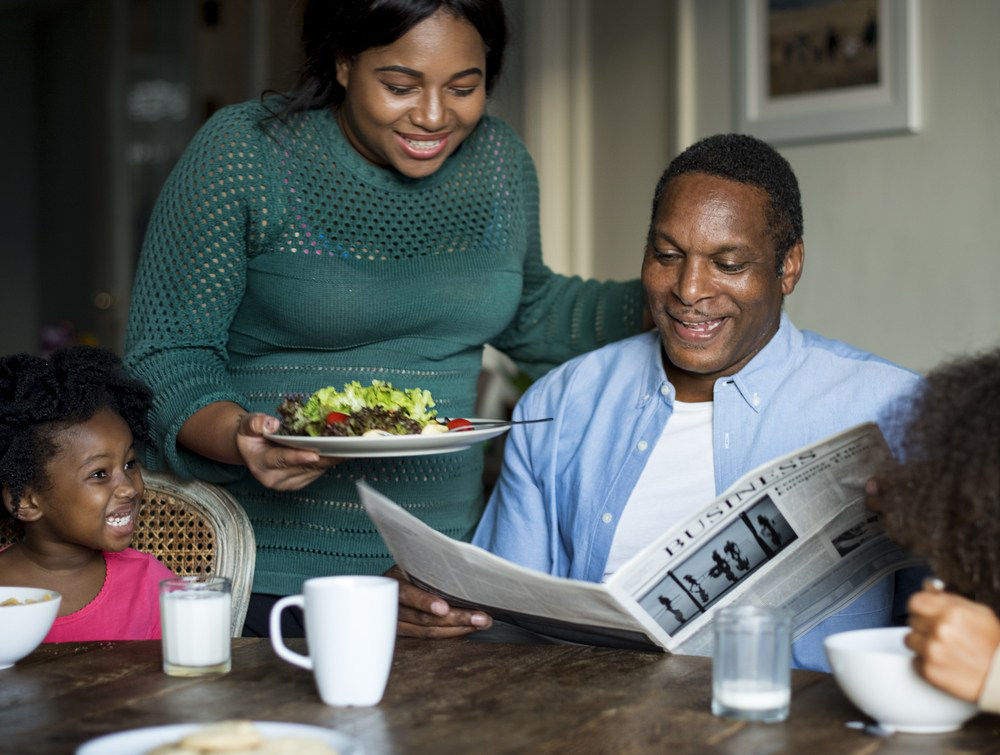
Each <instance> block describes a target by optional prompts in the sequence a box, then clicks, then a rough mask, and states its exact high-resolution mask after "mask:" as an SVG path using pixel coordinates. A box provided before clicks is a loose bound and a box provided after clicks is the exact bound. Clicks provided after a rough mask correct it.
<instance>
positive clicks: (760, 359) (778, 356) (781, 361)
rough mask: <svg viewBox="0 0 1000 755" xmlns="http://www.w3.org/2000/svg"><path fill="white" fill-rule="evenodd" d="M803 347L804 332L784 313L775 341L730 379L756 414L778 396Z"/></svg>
mask: <svg viewBox="0 0 1000 755" xmlns="http://www.w3.org/2000/svg"><path fill="white" fill-rule="evenodd" d="M801 347H802V332H801V331H800V330H799V329H798V328H796V327H795V326H794V325H793V324H792V321H791V320H790V319H789V317H788V315H787V314H786V313H785V311H784V310H782V312H781V321H780V323H779V324H778V331H777V332H776V333H775V334H774V336H772V337H771V340H770V341H768V342H767V344H766V345H765V346H764V348H763V349H761V350H760V351H758V352H757V353H756V354H755V355H754V357H753V359H751V360H750V361H749V362H747V363H746V365H745V366H744V367H743V369H742V370H740V371H739V372H737V373H736V374H735V375H733V376H731V377H730V378H729V380H731V381H732V383H733V385H735V386H736V390H738V391H739V393H740V395H741V396H742V397H743V400H744V401H746V402H747V404H748V405H749V406H750V407H751V408H752V409H753V410H754V411H756V412H758V413H759V412H761V411H763V409H764V407H766V406H767V404H768V402H770V401H771V399H772V398H773V397H774V394H775V393H776V392H777V390H778V386H779V385H780V384H781V381H782V380H783V379H784V377H785V375H787V374H788V373H789V371H790V370H792V369H794V368H795V363H794V362H795V359H796V355H797V354H798V353H799V352H800V349H801ZM716 388H718V383H716Z"/></svg>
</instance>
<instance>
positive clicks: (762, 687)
mask: <svg viewBox="0 0 1000 755" xmlns="http://www.w3.org/2000/svg"><path fill="white" fill-rule="evenodd" d="M791 623H792V622H791V616H790V614H789V613H788V611H786V610H784V609H782V608H764V607H761V606H738V607H727V608H723V609H721V610H719V611H718V613H716V615H715V620H714V625H713V631H714V634H715V649H714V652H713V654H712V713H714V714H715V715H717V716H727V717H729V718H743V719H749V720H753V721H767V722H775V721H784V720H785V719H786V718H788V704H789V702H790V700H791V667H792V642H791Z"/></svg>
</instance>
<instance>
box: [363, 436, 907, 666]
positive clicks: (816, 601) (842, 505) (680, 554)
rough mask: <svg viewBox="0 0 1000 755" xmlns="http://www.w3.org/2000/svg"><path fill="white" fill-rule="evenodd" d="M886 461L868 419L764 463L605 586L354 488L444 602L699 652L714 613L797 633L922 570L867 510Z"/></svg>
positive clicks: (555, 634) (607, 641) (410, 568)
mask: <svg viewBox="0 0 1000 755" xmlns="http://www.w3.org/2000/svg"><path fill="white" fill-rule="evenodd" d="M888 454H889V449H888V447H887V445H886V443H885V440H884V438H883V437H882V433H881V431H880V430H879V429H878V426H877V425H875V424H873V423H866V424H862V425H858V426H856V427H853V428H850V429H848V430H845V431H843V432H841V433H838V434H836V435H834V436H831V437H830V438H827V439H825V440H822V441H820V442H818V443H815V444H813V445H810V446H807V447H805V448H802V449H800V450H798V451H795V452H793V453H791V454H788V455H786V456H783V457H780V458H778V459H775V460H773V461H771V462H768V463H767V464H764V465H762V466H761V467H758V468H757V469H755V470H753V471H751V472H750V473H748V474H746V475H744V476H743V477H742V478H740V480H738V481H737V482H736V483H734V484H733V485H732V486H731V487H730V488H729V489H728V490H726V491H725V492H724V493H723V494H722V495H720V496H719V497H718V498H717V499H716V500H715V501H713V502H712V503H711V504H709V505H707V506H706V507H705V508H704V509H703V510H702V511H701V512H699V514H698V515H697V516H695V517H693V518H692V519H691V520H690V521H687V522H683V523H679V524H678V525H676V526H675V527H673V528H671V529H669V530H667V531H666V532H664V534H663V535H662V536H661V537H659V538H658V539H657V540H656V541H654V542H653V543H651V544H650V545H649V546H647V547H646V548H644V549H642V550H641V551H639V552H638V553H636V554H635V555H634V556H632V558H630V559H629V560H628V561H627V562H626V563H625V564H624V565H622V567H621V568H619V569H618V571H616V572H615V573H614V574H612V575H611V576H610V577H609V578H608V579H607V580H606V581H605V582H603V583H594V582H582V581H579V580H570V579H563V578H560V577H553V576H550V575H547V574H543V573H541V572H537V571H534V570H531V569H526V568H524V567H521V566H518V565H517V564H513V563H511V562H509V561H506V560H505V559H502V558H500V557H498V556H495V555H493V554H491V553H489V552H487V551H484V550H483V549H481V548H478V547H476V546H473V545H471V544H469V543H463V542H459V541H456V540H452V539H451V538H449V537H447V536H446V535H442V534H441V533H439V532H436V531H435V530H433V529H432V528H430V527H428V526H427V525H425V524H423V523H422V522H421V521H420V520H418V519H417V518H416V517H413V516H412V515H410V514H408V513H407V512H405V511H404V510H403V509H401V508H400V507H398V506H396V505H395V504H394V503H392V502H391V501H389V499H387V498H385V497H384V496H382V495H381V494H379V493H378V492H377V491H376V490H374V489H373V488H371V487H370V486H368V485H366V484H365V483H359V484H358V490H359V493H360V495H361V500H362V503H363V504H364V505H365V508H366V510H367V512H368V514H369V516H370V517H371V518H372V520H373V522H374V523H375V526H376V527H377V528H378V530H379V532H380V533H381V535H382V537H383V539H384V540H385V542H386V545H387V546H388V549H389V551H390V553H392V555H393V557H394V558H395V560H396V562H397V563H398V564H399V566H400V567H401V568H402V569H403V570H404V571H405V572H406V573H407V575H408V576H409V577H410V578H411V579H412V580H413V582H414V583H415V584H417V585H418V586H420V587H422V588H423V589H426V590H429V591H430V592H433V593H436V594H438V595H441V597H443V598H445V600H447V601H449V602H450V603H452V604H454V605H457V606H462V607H471V608H478V609H481V610H483V611H485V612H486V613H489V614H490V615H491V616H493V617H494V618H495V619H498V620H500V621H506V622H508V623H511V624H515V625H517V626H520V627H522V628H525V629H528V630H530V631H533V632H536V633H540V634H543V635H546V636H548V637H552V638H556V639H561V640H566V641H571V642H580V643H585V644H593V645H609V646H613V647H632V648H647V649H651V648H655V649H661V650H666V651H671V652H682V653H686V654H693V655H707V654H710V653H711V646H712V638H711V632H710V631H708V629H709V627H710V624H711V619H712V615H713V614H714V612H715V611H716V610H717V609H718V608H720V607H722V606H726V605H731V604H740V603H752V604H755V605H765V606H784V607H786V608H787V609H789V610H790V611H791V613H792V622H793V636H794V637H796V638H797V637H799V636H801V635H802V634H804V633H805V632H808V631H809V630H810V629H812V628H813V627H814V626H816V624H818V623H819V622H820V621H822V620H823V619H824V618H826V617H827V616H830V615H831V614H833V613H835V612H836V611H838V610H840V609H841V608H843V607H844V606H846V605H847V604H848V603H850V602H851V601H852V600H854V599H855V598H856V597H858V596H859V595H860V594H861V593H863V592H864V591H865V590H867V589H868V588H870V587H871V586H872V585H873V584H875V582H877V581H878V580H879V579H881V578H883V577H885V576H886V575H888V574H891V573H892V572H894V571H895V570H897V569H900V568H903V567H905V566H909V565H913V564H916V563H919V562H918V560H917V559H915V558H914V557H913V556H912V555H911V554H910V553H909V552H907V551H905V550H904V549H902V548H900V547H899V546H897V545H895V544H894V543H893V542H892V541H890V540H889V539H888V537H887V536H886V535H885V534H884V532H883V530H882V528H881V526H880V525H879V523H878V517H877V516H876V515H875V514H873V513H871V512H870V511H868V509H866V508H865V505H864V499H865V494H864V485H865V481H866V480H867V479H868V478H869V477H870V476H871V475H872V474H873V473H874V471H875V470H876V468H877V467H878V465H879V464H880V463H881V462H882V461H883V460H884V459H885V458H886V457H887V456H888Z"/></svg>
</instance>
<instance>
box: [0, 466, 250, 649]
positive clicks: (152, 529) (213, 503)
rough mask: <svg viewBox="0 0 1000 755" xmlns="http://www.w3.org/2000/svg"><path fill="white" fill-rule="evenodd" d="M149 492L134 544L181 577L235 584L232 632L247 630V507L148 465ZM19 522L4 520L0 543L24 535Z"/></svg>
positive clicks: (235, 634) (201, 484) (145, 475)
mask: <svg viewBox="0 0 1000 755" xmlns="http://www.w3.org/2000/svg"><path fill="white" fill-rule="evenodd" d="M142 477H143V480H145V482H146V492H145V493H144V494H143V504H142V507H141V508H140V509H139V518H138V521H137V522H136V528H135V532H134V533H133V535H132V547H133V548H135V549H136V550H139V551H143V552H144V553H152V554H153V555H154V556H156V558H157V559H159V560H160V562H161V563H163V565H164V566H166V567H167V568H168V569H170V570H171V571H172V572H173V573H174V574H177V575H178V576H185V575H189V574H217V575H219V576H223V577H229V579H230V580H232V583H233V617H232V635H233V637H239V636H240V634H241V633H242V630H243V620H244V619H245V618H246V614H247V606H248V604H249V602H250V587H251V585H252V584H253V569H254V560H255V558H256V553H257V551H256V548H257V546H256V542H255V540H254V536H253V529H252V528H251V526H250V520H249V519H248V518H247V515H246V512H245V511H244V510H243V507H242V506H240V505H239V503H237V501H236V499H235V498H233V497H232V496H231V495H229V493H227V492H226V491H225V490H223V489H222V488H220V487H217V486H215V485H209V484H207V483H204V482H196V481H185V480H180V479H178V478H177V477H174V476H173V475H170V474H166V473H163V472H150V471H147V470H143V473H142ZM21 535H22V532H21V525H20V523H19V522H17V521H15V520H13V519H9V518H5V519H0V546H4V545H6V544H8V543H12V542H15V541H17V540H19V539H20V538H21Z"/></svg>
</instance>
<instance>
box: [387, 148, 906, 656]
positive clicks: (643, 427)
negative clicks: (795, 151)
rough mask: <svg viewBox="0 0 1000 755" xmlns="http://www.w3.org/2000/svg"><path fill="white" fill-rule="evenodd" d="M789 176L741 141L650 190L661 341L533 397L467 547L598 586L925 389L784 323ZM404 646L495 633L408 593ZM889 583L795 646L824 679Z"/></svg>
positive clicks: (699, 153) (705, 154)
mask: <svg viewBox="0 0 1000 755" xmlns="http://www.w3.org/2000/svg"><path fill="white" fill-rule="evenodd" d="M802 262H803V244H802V207H801V201H800V198H799V189H798V182H797V180H796V178H795V174H794V173H793V172H792V169H791V166H789V164H788V163H787V161H785V159H784V158H783V157H781V156H780V155H779V154H778V153H777V152H776V151H775V150H774V149H772V148H771V147H769V146H768V145H767V144H765V143H764V142H761V141H759V140H757V139H754V138H752V137H749V136H741V135H734V134H730V135H719V136H713V137H710V138H708V139H705V140H703V141H701V142H699V143H697V144H695V145H694V146H692V147H690V148H689V149H687V150H686V151H685V152H684V153H682V154H681V155H679V156H678V157H677V158H676V159H674V161H673V162H671V164H670V166H669V167H668V168H667V170H666V172H664V174H663V176H662V177H661V178H660V181H659V183H658V184H657V187H656V193H655V196H654V200H653V217H652V222H651V224H650V229H649V236H648V240H647V244H646V252H645V258H644V260H643V265H642V280H643V285H644V287H645V290H646V298H647V301H648V304H649V307H650V309H651V310H652V315H653V320H654V322H655V323H656V330H655V331H651V332H649V333H646V334H643V335H640V336H636V337H633V338H630V339H627V340H624V341H620V342H618V343H614V344H611V345H609V346H606V347H604V348H602V349H599V350H597V351H593V352H591V353H589V354H585V355H583V356H581V357H579V358H577V359H574V360H572V361H570V362H567V363H566V364H564V365H563V366H561V367H559V368H557V369H555V370H553V371H552V372H550V373H549V374H548V375H546V376H545V377H544V378H543V379H541V380H539V381H538V382H537V383H536V384H535V385H533V386H532V387H531V389H530V390H529V391H528V392H527V393H526V394H525V395H524V397H523V398H522V400H521V401H520V403H519V404H518V407H517V409H516V412H515V416H516V417H523V418H530V417H553V418H554V421H553V422H551V423H546V424H543V425H527V426H525V425H519V426H515V427H514V428H513V429H512V431H511V433H510V435H509V437H508V440H507V446H506V452H505V456H504V465H503V470H502V473H501V476H500V480H499V482H498V484H497V487H496V489H495V491H494V492H493V496H492V497H491V499H490V502H489V504H488V506H487V508H486V511H485V513H484V515H483V519H482V521H481V522H480V524H479V528H478V529H477V531H476V534H475V537H474V539H473V542H474V543H476V544H477V545H480V546H482V547H484V548H486V549H488V550H490V551H492V552H494V553H496V554H498V555H500V556H503V557H504V558H506V559H509V560H511V561H514V562H516V563H519V564H522V565H524V566H528V567H532V568H535V569H538V570H540V571H544V572H548V573H550V574H554V575H558V576H562V577H572V578H575V579H583V580H590V581H595V582H596V581H600V580H602V579H604V578H606V577H607V576H608V575H609V574H611V573H612V572H614V571H615V569H617V568H618V567H619V566H620V565H621V564H622V563H624V562H625V561H626V560H627V559H628V558H629V557H630V556H631V555H632V554H633V553H635V552H636V551H638V550H639V549H641V548H643V547H644V546H646V545H647V544H649V543H650V542H651V541H652V540H653V539H654V538H655V537H656V536H657V535H659V534H661V533H662V532H663V531H664V530H666V529H667V528H669V527H670V526H672V525H673V524H675V523H676V522H678V521H680V520H683V519H686V518H688V517H689V516H691V515H692V514H694V513H696V512H697V511H699V510H700V509H701V508H703V507H704V506H705V505H706V504H707V503H709V502H710V501H711V500H713V499H714V498H715V497H716V496H717V495H718V494H719V493H721V492H722V491H723V490H724V489H725V488H727V487H728V486H729V485H730V484H731V483H733V482H734V481H735V480H736V479H738V478H739V477H740V476H742V475H743V474H745V473H746V472H748V471H750V470H751V469H753V468H754V467H756V466H758V465H760V464H762V463H764V462H766V461H769V460H771V459H773V458H775V457H778V456H781V455H784V454H786V453H789V452H791V451H794V450H795V449H797V448H799V447H801V446H804V445H806V444H808V443H812V442H814V441H817V440H820V439H821V438H824V437H826V436H828V435H831V434H833V433H835V432H837V431H839V430H843V429H845V428H847V427H850V426H851V425H854V424H857V423H859V422H864V421H868V420H875V421H877V420H879V419H880V418H881V416H882V414H883V412H885V411H886V410H888V409H889V408H891V405H892V404H893V403H894V402H895V401H896V399H898V398H900V397H903V396H906V395H908V394H910V393H912V392H913V391H914V390H915V389H916V388H917V386H918V383H919V377H918V376H917V375H916V374H914V373H912V372H910V371H908V370H904V369H902V368H900V367H897V366H895V365H893V364H891V363H889V362H887V361H885V360H883V359H880V358H878V357H876V356H873V355H872V354H868V353H865V352H863V351H859V350H858V349H855V348H853V347H851V346H848V345H847V344H844V343H841V342H838V341H831V340H829V339H826V338H822V337H820V336H818V335H816V334H814V333H810V332H804V331H800V330H798V329H797V328H796V327H795V326H794V325H793V324H792V323H791V321H790V320H789V319H788V317H787V315H785V314H784V313H783V312H782V302H783V300H784V297H785V296H787V295H789V294H791V293H792V291H793V290H794V289H795V285H796V283H797V282H798V280H799V276H800V275H801V273H802ZM400 602H401V605H400V632H401V633H403V634H413V635H418V636H436V637H443V636H455V635H458V634H463V633H465V632H468V631H473V630H475V629H478V628H482V627H484V626H487V625H488V624H489V622H490V619H489V617H486V616H484V615H483V614H482V613H481V612H469V611H460V610H457V609H456V610H451V609H450V608H449V606H448V605H447V604H446V603H445V602H444V601H443V600H441V599H440V598H436V597H434V596H431V595H428V594H427V593H423V592H421V591H419V590H417V589H416V588H415V587H413V586H412V585H405V584H404V585H403V586H402V588H401V592H400ZM892 612H893V579H892V578H886V579H884V580H882V581H881V582H880V583H879V584H877V585H876V586H874V587H873V588H871V589H870V590H869V591H868V592H866V593H865V594H863V595H861V596H860V597H859V598H857V599H856V600H855V601H854V602H853V603H852V604H850V605H848V606H847V607H846V608H844V609H843V610H841V611H840V612H839V613H837V614H835V615H834V616H832V617H830V618H828V619H826V620H825V621H823V622H822V623H821V624H820V625H818V626H817V627H815V628H814V629H813V630H812V631H810V632H809V633H808V634H806V635H805V636H804V637H802V638H800V639H799V640H798V641H797V642H796V643H795V646H794V657H795V662H796V664H797V665H799V666H802V667H805V668H826V666H827V664H826V659H825V656H824V653H823V648H822V638H823V637H824V636H826V635H828V634H830V633H832V632H835V631H840V630H844V629H854V628H861V627H870V626H881V625H885V624H888V623H891V620H892Z"/></svg>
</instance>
